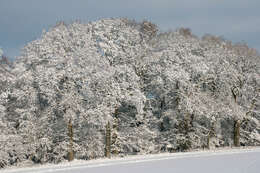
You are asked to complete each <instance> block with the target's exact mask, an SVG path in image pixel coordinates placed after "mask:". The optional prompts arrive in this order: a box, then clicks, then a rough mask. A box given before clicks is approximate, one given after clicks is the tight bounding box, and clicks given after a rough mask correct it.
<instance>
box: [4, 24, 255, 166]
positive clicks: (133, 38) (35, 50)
mask: <svg viewBox="0 0 260 173" xmlns="http://www.w3.org/2000/svg"><path fill="white" fill-rule="evenodd" d="M1 52H2V51H1ZM0 132H1V133H0V167H2V168H3V167H6V166H11V165H17V166H19V165H23V164H29V165H30V164H37V163H59V162H61V161H64V160H68V159H69V157H71V154H72V155H73V157H74V158H75V159H83V160H89V159H95V158H101V157H104V156H105V155H106V153H107V152H108V149H107V143H108V142H107V138H108V137H107V136H109V138H110V140H109V143H110V145H109V153H111V156H112V157H121V156H125V155H136V154H152V153H161V152H178V151H186V150H192V149H200V148H209V149H210V148H214V147H226V146H240V145H242V146H260V55H259V54H258V53H257V52H256V51H255V50H254V49H252V48H248V46H247V45H245V44H232V43H231V42H230V41H227V40H225V39H223V38H219V37H215V36H212V35H205V36H203V37H202V38H198V37H197V36H195V35H193V34H192V33H191V31H190V30H189V29H185V28H180V29H178V30H176V31H170V32H160V30H159V28H158V27H157V26H156V25H155V24H152V23H150V22H148V21H143V22H140V23H138V22H135V21H133V20H128V19H104V20H99V21H96V22H90V23H88V24H82V23H80V22H74V23H71V24H68V25H67V24H65V23H63V22H60V23H58V24H57V25H56V26H54V27H52V28H51V29H49V31H47V32H46V31H43V33H42V36H41V38H39V39H37V40H35V41H33V42H31V43H28V44H27V45H26V46H25V47H24V49H23V51H22V53H21V56H20V57H18V58H17V59H16V60H15V61H14V62H9V61H8V59H7V58H2V59H1V61H0ZM108 132H110V134H109V135H108V134H107V133H108Z"/></svg>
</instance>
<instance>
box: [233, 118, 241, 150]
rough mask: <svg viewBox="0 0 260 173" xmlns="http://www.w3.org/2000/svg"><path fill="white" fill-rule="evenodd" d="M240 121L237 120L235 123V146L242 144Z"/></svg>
mask: <svg viewBox="0 0 260 173" xmlns="http://www.w3.org/2000/svg"><path fill="white" fill-rule="evenodd" d="M239 139H240V121H239V120H236V121H235V124H234V145H235V147H239V146H240V140H239Z"/></svg>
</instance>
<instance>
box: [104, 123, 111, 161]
mask: <svg viewBox="0 0 260 173" xmlns="http://www.w3.org/2000/svg"><path fill="white" fill-rule="evenodd" d="M110 153H111V128H110V123H109V122H108V123H107V125H106V149H105V156H106V157H107V158H110V157H111V154H110Z"/></svg>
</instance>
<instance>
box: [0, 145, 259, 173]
mask: <svg viewBox="0 0 260 173" xmlns="http://www.w3.org/2000/svg"><path fill="white" fill-rule="evenodd" d="M259 163H260V148H254V149H243V150H239V149H232V150H221V151H202V152H188V153H173V154H158V155H147V156H135V157H129V158H123V159H111V160H95V161H86V162H82V161H80V162H79V161H75V162H73V163H65V164H60V165H55V166H43V167H34V168H22V169H9V170H8V169H7V170H4V171H1V172H2V173H45V172H46V173H47V172H53V173H55V172H57V173H72V172H73V173H86V172H87V173H96V172H106V173H116V172H124V173H128V172H129V173H130V172H131V173H144V172H149V173H158V172H163V173H168V172H169V173H173V172H174V173H186V172H192V173H208V172H210V173H219V172H221V173H259V170H260V164H259Z"/></svg>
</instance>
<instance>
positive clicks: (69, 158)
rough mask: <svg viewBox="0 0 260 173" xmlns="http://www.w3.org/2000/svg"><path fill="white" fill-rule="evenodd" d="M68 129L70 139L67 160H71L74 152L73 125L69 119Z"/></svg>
mask: <svg viewBox="0 0 260 173" xmlns="http://www.w3.org/2000/svg"><path fill="white" fill-rule="evenodd" d="M68 131H69V133H68V135H69V140H70V143H69V152H68V160H69V161H72V160H74V153H73V127H72V122H71V119H70V120H69V123H68Z"/></svg>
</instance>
